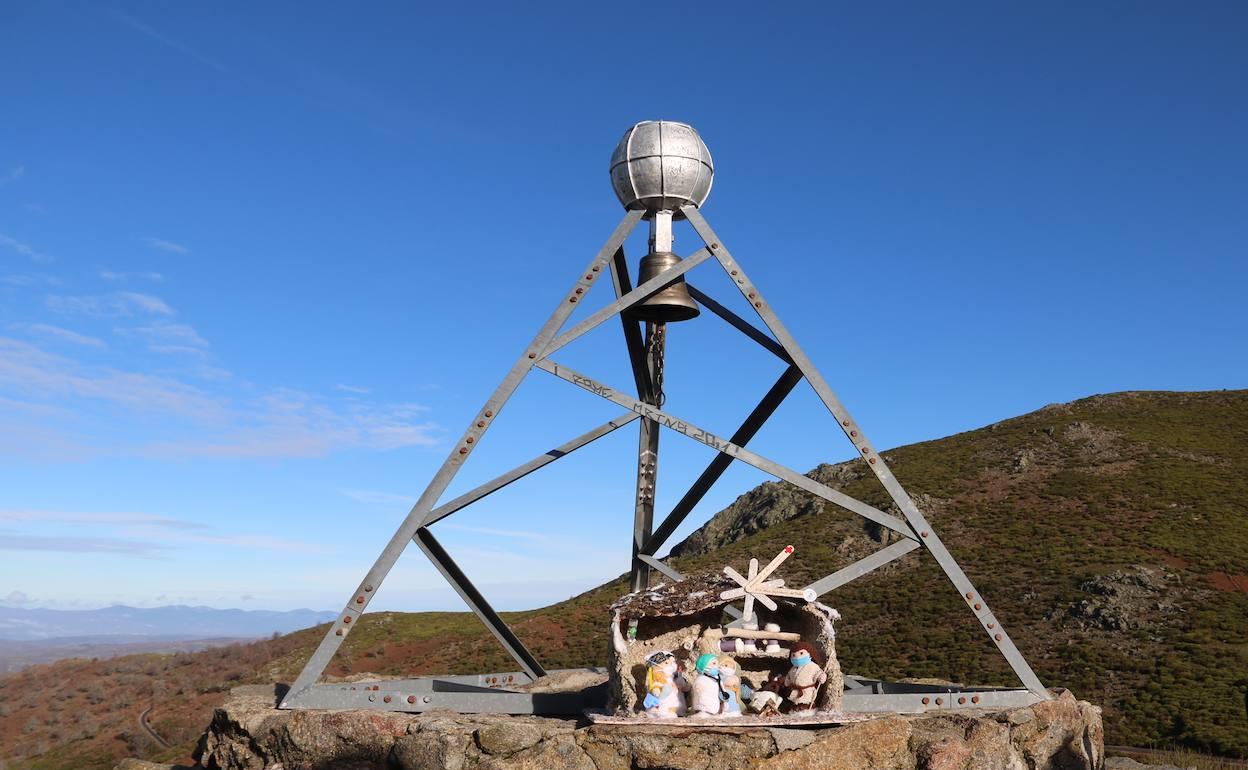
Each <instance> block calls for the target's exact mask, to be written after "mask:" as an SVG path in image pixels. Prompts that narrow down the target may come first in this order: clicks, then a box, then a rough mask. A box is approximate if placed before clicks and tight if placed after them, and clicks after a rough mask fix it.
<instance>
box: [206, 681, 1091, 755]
mask: <svg viewBox="0 0 1248 770" xmlns="http://www.w3.org/2000/svg"><path fill="white" fill-rule="evenodd" d="M1054 694H1055V698H1054V699H1053V700H1051V701H1046V702H1043V703H1037V704H1035V705H1032V706H1026V707H1022V708H1016V709H1010V710H1006V711H977V712H970V711H968V712H946V713H940V714H933V713H928V714H916V715H904V716H893V715H888V716H883V715H872V716H871V717H870V718H868V719H864V720H863V721H858V722H853V723H850V724H845V725H840V726H837V727H827V728H821V729H797V728H792V727H782V726H774V727H773V726H760V725H749V726H746V725H742V726H741V727H724V726H721V725H710V724H698V723H696V722H688V721H686V722H676V723H666V722H665V723H662V724H654V723H649V724H630V725H611V724H589V723H587V721H586V720H571V719H550V718H543V717H515V716H494V715H482V714H478V715H464V714H455V713H450V712H436V711H434V712H426V713H423V714H403V713H395V712H383V711H366V710H352V711H281V710H278V709H277V708H275V703H276V697H275V693H274V691H273V688H272V687H263V686H254V687H239V688H236V689H234V690H233V691H232V692H231V694H230V698H229V699H228V700H227V702H226V703H225V705H224V706H223V707H221V708H219V709H217V710H216V712H215V713H214V714H213V718H212V723H211V724H210V725H209V727H208V731H207V733H206V734H205V735H204V737H203V739H202V740H201V742H200V746H199V748H198V749H197V751H196V757H197V758H198V759H199V761H200V763H201V764H202V765H203V766H204V767H206V768H209V770H374V769H377V770H380V769H381V768H386V769H388V770H392V769H394V768H399V769H400V770H434V769H435V768H437V769H438V770H441V768H447V769H448V770H462V769H464V768H481V769H482V770H486V769H489V768H498V769H500V770H502V769H508V770H510V769H513V768H514V769H515V770H561V769H562V768H571V769H572V770H633V769H634V768H650V769H653V770H659V769H660V768H672V770H735V769H736V768H751V769H752V770H780V769H781V768H792V769H793V770H797V769H798V768H812V769H813V768H826V769H827V770H1100V768H1101V766H1102V763H1103V759H1104V737H1103V732H1102V727H1101V710H1100V709H1099V708H1097V707H1096V706H1093V705H1091V704H1089V703H1087V702H1084V701H1078V700H1075V698H1074V697H1073V696H1072V695H1071V694H1070V693H1069V692H1065V691H1055V693H1054ZM657 721H658V720H656V722H657Z"/></svg>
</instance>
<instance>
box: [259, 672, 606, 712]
mask: <svg viewBox="0 0 1248 770" xmlns="http://www.w3.org/2000/svg"><path fill="white" fill-rule="evenodd" d="M570 670H573V671H584V670H586V669H570ZM588 670H590V671H595V672H598V673H605V669H588ZM508 677H511V682H512V684H516V685H519V684H523V683H524V682H525V681H526V679H527V677H525V675H524V674H523V673H522V672H518V671H516V672H509V673H506V674H475V675H470V676H445V677H426V678H418V679H390V680H384V681H376V682H341V683H337V684H318V685H313V686H312V687H310V688H308V689H307V690H304V691H303V692H301V693H299V694H298V695H295V696H290V697H287V698H286V700H285V701H283V703H282V706H281V707H282V708H287V709H374V710H378V711H402V712H408V713H420V712H422V711H432V710H434V709H450V710H451V711H457V712H459V713H461V714H551V715H567V714H579V713H581V712H582V711H583V710H585V709H587V708H601V707H602V706H604V705H605V704H606V697H607V688H606V685H605V684H602V685H600V686H598V687H592V688H589V689H587V690H579V691H575V692H514V691H510V690H506V689H502V687H501V682H502V681H503V680H505V679H507V678H508ZM496 680H497V681H498V682H499V683H500V684H498V685H494V684H492V682H494V681H496ZM482 683H485V684H484V686H482Z"/></svg>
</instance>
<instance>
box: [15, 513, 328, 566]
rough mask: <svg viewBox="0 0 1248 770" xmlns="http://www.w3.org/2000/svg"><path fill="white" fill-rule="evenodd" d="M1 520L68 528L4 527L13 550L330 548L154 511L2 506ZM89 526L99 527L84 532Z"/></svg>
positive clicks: (310, 550)
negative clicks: (222, 529)
mask: <svg viewBox="0 0 1248 770" xmlns="http://www.w3.org/2000/svg"><path fill="white" fill-rule="evenodd" d="M0 524H14V525H27V526H32V527H38V528H40V529H43V530H48V529H55V528H58V527H60V528H63V529H64V530H65V531H64V532H55V531H53V532H48V531H42V532H38V533H30V532H19V531H17V530H13V529H0V549H4V548H9V549H10V550H27V551H85V552H105V553H122V554H127V555H133V556H152V555H155V554H157V553H159V552H162V551H167V550H170V549H173V548H178V547H183V546H196V547H198V546H204V545H209V546H212V545H219V546H226V547H229V548H243V549H248V550H255V551H294V552H301V553H318V552H323V551H324V550H325V549H324V548H323V547H322V546H320V545H318V544H315V543H310V542H305V541H301V540H291V539H287V538H280V537H272V536H269V535H264V534H251V533H245V532H242V533H237V532H235V533H226V534H220V533H217V532H214V531H213V527H212V526H210V525H208V524H205V523H203V522H199V521H191V520H187V519H179V518H174V517H171V516H161V515H156V514H148V513H126V512H109V511H56V510H26V509H20V510H0ZM84 529H93V530H95V531H94V532H84V531H83V530H84ZM6 540H7V541H8V543H7V545H6Z"/></svg>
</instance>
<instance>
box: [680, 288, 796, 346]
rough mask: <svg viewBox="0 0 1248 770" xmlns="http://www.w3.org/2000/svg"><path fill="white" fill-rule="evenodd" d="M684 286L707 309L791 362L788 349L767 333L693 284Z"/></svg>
mask: <svg viewBox="0 0 1248 770" xmlns="http://www.w3.org/2000/svg"><path fill="white" fill-rule="evenodd" d="M685 288H687V289H688V290H689V295H690V296H691V297H693V298H694V299H696V300H697V301H698V302H701V303H702V304H703V305H704V306H705V307H706V309H707V310H709V311H711V312H712V313H714V314H715V315H717V316H719V317H720V318H722V319H724V320H725V321H727V322H728V323H729V324H731V325H732V326H733V327H734V328H735V329H736V330H737V331H739V332H741V333H742V334H744V335H745V336H747V337H749V338H750V339H752V340H754V341H755V342H757V343H758V344H760V345H762V346H763V347H765V348H767V349H768V350H770V351H771V352H772V353H773V354H774V355H775V356H776V357H777V358H779V359H780V360H781V361H784V362H785V363H787V364H791V363H793V359H792V358H790V357H789V351H787V350H785V349H784V346H783V345H781V344H780V343H779V342H776V341H775V340H773V339H772V338H771V337H768V336H767V334H766V333H765V332H763V331H762V330H761V329H759V328H758V327H757V326H755V325H754V324H752V323H750V322H749V321H747V320H745V319H744V318H742V317H741V316H739V315H737V314H736V313H734V312H732V311H731V310H729V309H728V308H726V307H724V306H723V305H721V304H719V303H718V302H716V301H715V300H714V299H713V298H712V297H710V296H709V295H707V294H706V292H703V291H701V290H700V289H698V288H697V287H696V286H694V285H693V284H691V283H688V282H686V283H685Z"/></svg>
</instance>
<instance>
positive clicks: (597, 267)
mask: <svg viewBox="0 0 1248 770" xmlns="http://www.w3.org/2000/svg"><path fill="white" fill-rule="evenodd" d="M601 269H602V267H601V266H600V265H594V272H595V273H596V272H598V271H599V270H601ZM426 702H428V701H427V700H426Z"/></svg>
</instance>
